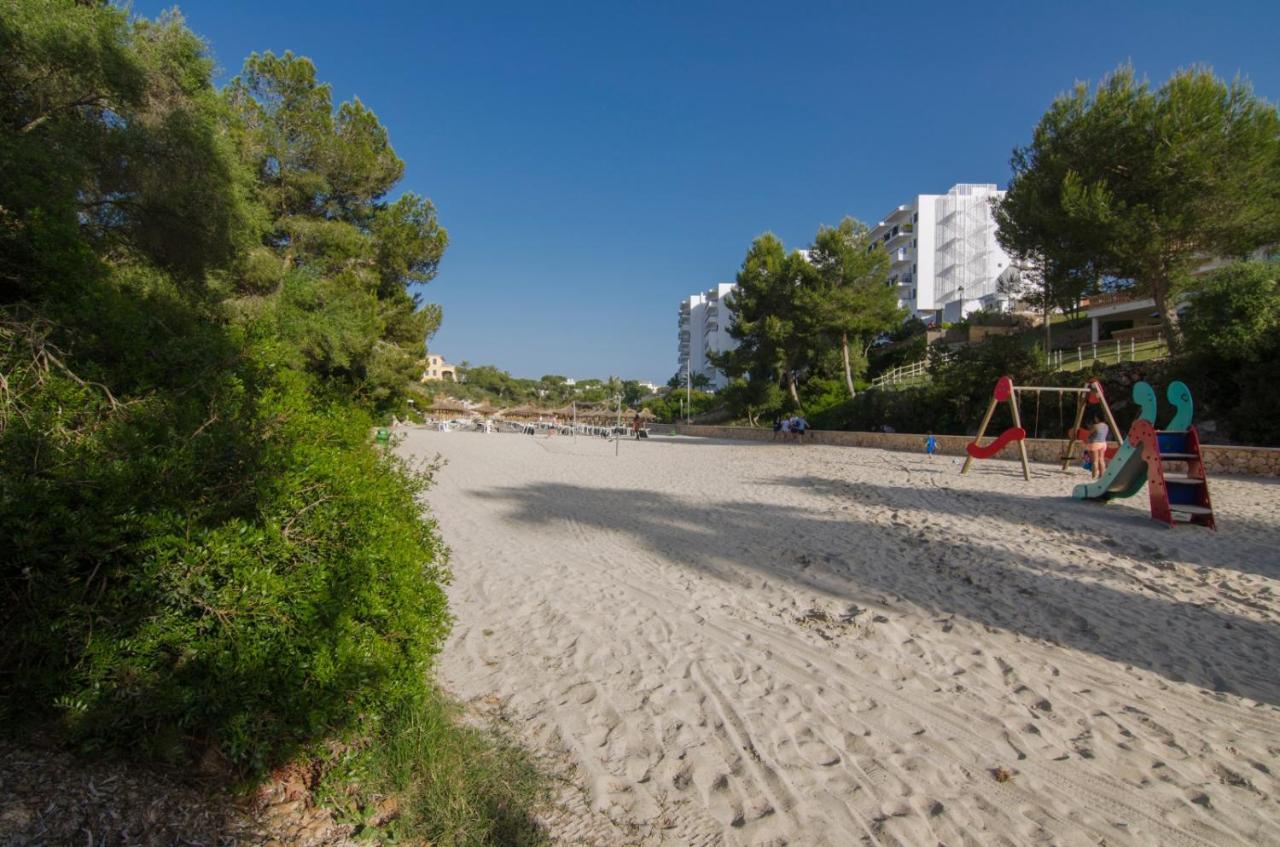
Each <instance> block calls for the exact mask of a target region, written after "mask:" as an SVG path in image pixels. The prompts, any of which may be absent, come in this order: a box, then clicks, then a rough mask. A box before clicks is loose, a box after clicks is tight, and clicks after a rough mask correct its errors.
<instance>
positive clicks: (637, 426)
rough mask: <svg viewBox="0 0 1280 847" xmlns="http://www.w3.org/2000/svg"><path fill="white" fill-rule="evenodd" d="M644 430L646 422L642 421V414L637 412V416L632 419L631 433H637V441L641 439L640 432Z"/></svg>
mask: <svg viewBox="0 0 1280 847" xmlns="http://www.w3.org/2000/svg"><path fill="white" fill-rule="evenodd" d="M642 429H644V421H642V420H641V419H640V413H639V412H636V416H635V417H634V418H632V419H631V431H632V432H634V433H635V436H636V440H639V439H640V430H642Z"/></svg>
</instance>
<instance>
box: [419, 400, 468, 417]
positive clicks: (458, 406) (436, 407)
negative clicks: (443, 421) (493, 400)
mask: <svg viewBox="0 0 1280 847" xmlns="http://www.w3.org/2000/svg"><path fill="white" fill-rule="evenodd" d="M427 411H429V412H450V413H453V412H469V411H470V409H468V408H467V407H466V404H464V403H463V402H462V401H461V400H454V399H453V398H452V397H433V398H432V399H431V405H429V406H427Z"/></svg>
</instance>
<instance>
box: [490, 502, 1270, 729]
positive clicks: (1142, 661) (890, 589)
mask: <svg viewBox="0 0 1280 847" xmlns="http://www.w3.org/2000/svg"><path fill="white" fill-rule="evenodd" d="M823 483H824V481H822V480H816V479H808V480H800V481H799V482H795V483H794V484H798V485H806V486H819V485H822V484H823ZM841 485H842V486H843V485H844V484H843V483H841ZM858 489H859V490H861V491H862V492H863V494H862V496H860V497H859V496H851V497H850V502H851V503H853V502H860V503H863V504H865V503H868V502H870V503H872V504H882V505H883V509H880V510H879V511H880V512H881V514H880V515H878V516H876V518H877V519H876V520H868V519H862V518H858V517H852V516H851V513H850V512H849V511H843V510H839V507H838V506H837V507H836V509H835V510H828V512H827V514H825V515H824V514H821V513H820V512H821V510H805V509H799V508H795V507H792V506H786V505H780V504H769V503H751V502H732V501H726V502H716V503H708V504H690V503H689V502H687V501H686V500H683V499H677V498H674V497H671V496H669V495H665V494H659V493H655V492H652V491H648V490H633V489H601V488H590V487H582V486H575V485H565V484H554V483H535V484H531V485H525V486H519V487H510V488H500V489H490V490H487V491H482V492H477V493H476V494H475V496H477V497H480V498H483V499H487V500H490V501H498V502H502V503H504V504H506V505H507V506H509V508H510V512H509V514H508V515H507V516H506V518H505V519H506V520H510V521H513V522H517V523H521V524H526V525H544V526H548V527H552V528H554V527H558V526H562V525H563V524H562V522H563V521H573V522H577V523H578V524H582V525H586V526H591V527H598V528H600V529H602V530H607V531H609V532H623V533H627V534H629V535H631V536H632V537H633V538H635V539H636V541H637V542H639V543H640V544H641V545H643V546H644V547H645V548H646V549H647V550H648V551H650V552H651V553H652V554H653V555H655V556H657V557H661V558H664V559H666V560H668V561H669V562H671V563H673V564H675V565H677V566H679V567H683V568H689V569H696V570H699V571H702V572H704V573H706V574H708V575H710V576H713V577H716V578H719V579H722V580H726V581H729V582H731V583H734V584H743V583H744V582H746V581H748V580H749V579H750V578H751V577H752V576H753V575H755V576H757V577H759V576H764V577H767V578H768V579H771V580H784V581H787V582H789V583H791V584H793V585H795V586H799V587H806V588H810V589H813V590H818V591H822V592H825V593H829V594H832V595H834V596H838V597H842V598H844V599H847V600H849V601H850V602H857V603H860V604H861V603H866V602H869V601H870V600H872V599H873V598H874V597H875V596H876V595H890V596H895V597H897V598H900V599H902V600H905V601H908V602H910V603H913V604H916V605H918V606H920V607H923V608H926V609H929V610H932V611H933V612H936V613H938V614H941V615H959V616H962V617H965V618H968V619H969V620H972V621H975V622H977V623H980V624H983V625H986V626H990V627H998V628H1001V629H1005V630H1008V631H1012V632H1017V633H1020V634H1022V635H1025V636H1028V637H1031V638H1038V639H1043V640H1045V641H1049V642H1052V643H1054V644H1058V645H1061V646H1064V647H1069V648H1073V649H1075V650H1080V651H1084V652H1088V653H1093V654H1095V655H1097V656H1101V657H1103V658H1105V659H1108V660H1111V661H1114V662H1120V663H1124V664H1128V665H1133V666H1136V667H1140V668H1145V669H1147V670H1150V671H1153V672H1155V673H1157V674H1160V675H1161V676H1164V677H1165V678H1167V679H1169V680H1172V681H1176V682H1188V683H1191V684H1193V685H1196V686H1199V687H1200V688H1203V689H1205V690H1206V691H1207V692H1227V693H1231V694H1237V695H1240V696H1243V697H1249V698H1252V699H1254V700H1258V701H1261V702H1265V703H1269V704H1273V705H1280V650H1277V645H1278V644H1280V627H1277V626H1275V625H1270V624H1263V623H1259V622H1256V621H1253V620H1249V619H1247V618H1243V617H1240V616H1238V615H1235V614H1232V613H1230V612H1227V611H1223V610H1219V609H1215V608H1211V607H1208V606H1205V605H1199V604H1195V603H1188V602H1183V601H1179V600H1178V599H1177V598H1176V597H1174V596H1172V595H1171V594H1168V593H1167V592H1166V593H1157V592H1159V591H1160V588H1159V586H1158V585H1157V584H1156V581H1154V580H1152V581H1149V582H1147V581H1135V584H1134V585H1133V588H1132V590H1120V589H1117V588H1113V587H1110V586H1108V585H1104V584H1101V583H1099V582H1098V581H1096V579H1093V578H1082V576H1084V570H1085V569H1084V568H1081V567H1076V566H1071V565H1064V563H1063V562H1060V561H1057V560H1054V559H1051V558H1047V557H1043V556H1038V555H1036V551H1035V550H1034V549H1025V550H1017V551H1014V550H1011V549H1008V548H1007V547H1001V546H992V545H979V544H975V543H970V542H966V541H959V540H957V541H950V540H946V539H945V538H937V537H927V538H926V537H925V533H923V532H922V531H921V530H920V528H919V527H915V526H910V525H908V524H907V523H905V522H900V521H899V520H898V519H897V518H896V516H893V515H892V510H893V508H894V505H893V504H894V502H895V499H896V498H897V497H898V495H899V494H900V493H901V492H903V491H906V489H895V488H894V487H893V486H865V485H861V486H858ZM841 493H842V494H845V493H848V492H844V491H841ZM945 493H947V494H953V493H955V492H953V491H947V492H945ZM965 493H966V494H969V492H965ZM971 496H972V495H971ZM1003 502H1004V501H1003V500H1002V498H1001V496H1000V495H983V496H982V497H980V498H979V499H978V500H972V499H970V500H968V503H967V505H966V506H964V508H963V513H966V514H974V513H976V511H977V510H979V509H980V510H982V512H983V513H985V514H999V513H1000V509H1001V504H1002V503H1003ZM1008 505H1009V504H1008V503H1004V506H1005V507H1007V506H1008ZM847 508H852V507H847ZM916 508H919V504H918V501H917V503H916ZM877 521H883V522H877ZM1068 523H1069V521H1068ZM1086 535H1087V533H1085V532H1082V533H1081V543H1082V544H1083V543H1088V542H1087V538H1086ZM1094 575H1095V576H1096V573H1095V574H1094ZM1028 604H1033V605H1035V606H1038V607H1039V608H1038V610H1037V612H1038V613H1037V614H1033V615H1028V614H1027V613H1026V607H1027V606H1028Z"/></svg>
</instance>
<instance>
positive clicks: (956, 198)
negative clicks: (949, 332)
mask: <svg viewBox="0 0 1280 847" xmlns="http://www.w3.org/2000/svg"><path fill="white" fill-rule="evenodd" d="M1003 196H1004V192H1003V191H1000V190H999V189H998V188H996V186H995V185H993V184H990V183H985V184H967V183H960V184H959V185H955V186H952V187H951V190H949V191H948V192H947V193H946V194H920V195H917V196H916V198H915V200H914V201H912V202H910V203H908V204H906V205H903V206H898V207H897V208H896V209H894V210H893V211H891V212H889V214H887V215H885V217H884V220H882V221H880V223H878V224H876V226H875V228H874V229H872V230H871V242H872V243H871V247H870V248H868V249H872V250H875V249H883V250H886V251H888V252H889V262H890V266H889V284H890V285H891V286H893V287H894V288H895V289H896V291H897V294H898V303H899V304H900V305H902V306H904V307H906V308H907V309H909V310H910V311H911V313H912V314H914V315H917V316H919V317H920V318H922V319H923V320H925V321H932V320H936V319H939V318H940V319H941V320H942V321H946V322H951V321H958V320H960V319H961V318H962V317H963V316H964V315H967V314H969V313H970V312H973V311H976V310H978V309H981V308H984V307H991V306H994V307H997V308H1000V309H1004V308H1008V305H1009V297H1008V296H1007V295H1003V294H1001V293H1000V292H999V281H1000V278H1001V277H1002V276H1004V275H1005V274H1008V273H1010V272H1011V271H1010V266H1011V265H1012V262H1011V261H1010V259H1009V256H1008V255H1007V254H1006V253H1005V252H1004V250H1003V249H1001V247H1000V243H999V242H998V241H996V221H995V216H994V215H993V214H992V208H991V203H992V201H993V200H997V199H999V198H1001V197H1003ZM939 313H940V314H939Z"/></svg>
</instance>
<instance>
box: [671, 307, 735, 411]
mask: <svg viewBox="0 0 1280 847" xmlns="http://www.w3.org/2000/svg"><path fill="white" fill-rule="evenodd" d="M735 287H736V286H735V284H734V283H732V282H722V283H720V284H719V285H717V286H716V287H715V288H712V289H710V290H709V291H705V292H703V293H702V294H694V295H692V296H690V297H686V298H685V299H684V300H681V301H680V312H679V335H678V338H679V347H678V351H679V352H678V355H677V368H676V373H677V375H678V376H679V377H680V380H681V382H683V381H684V380H685V377H686V373H687V374H689V375H692V376H696V375H698V374H702V375H704V376H706V377H707V379H709V380H710V381H711V385H712V386H713V387H714V388H717V389H719V388H724V386H725V385H726V384H727V383H728V379H727V378H726V377H725V375H724V374H723V373H722V372H721V371H720V370H719V369H717V368H716V366H715V365H713V364H711V361H710V355H709V354H711V353H723V352H725V351H727V350H732V349H734V348H735V347H737V346H738V342H737V341H735V340H734V339H733V338H731V337H730V336H729V325H730V323H731V322H732V318H733V315H732V313H731V312H730V311H729V306H728V304H726V303H725V302H724V298H725V296H726V295H727V294H728V293H729V292H731V291H733V289H734V288H735Z"/></svg>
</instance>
